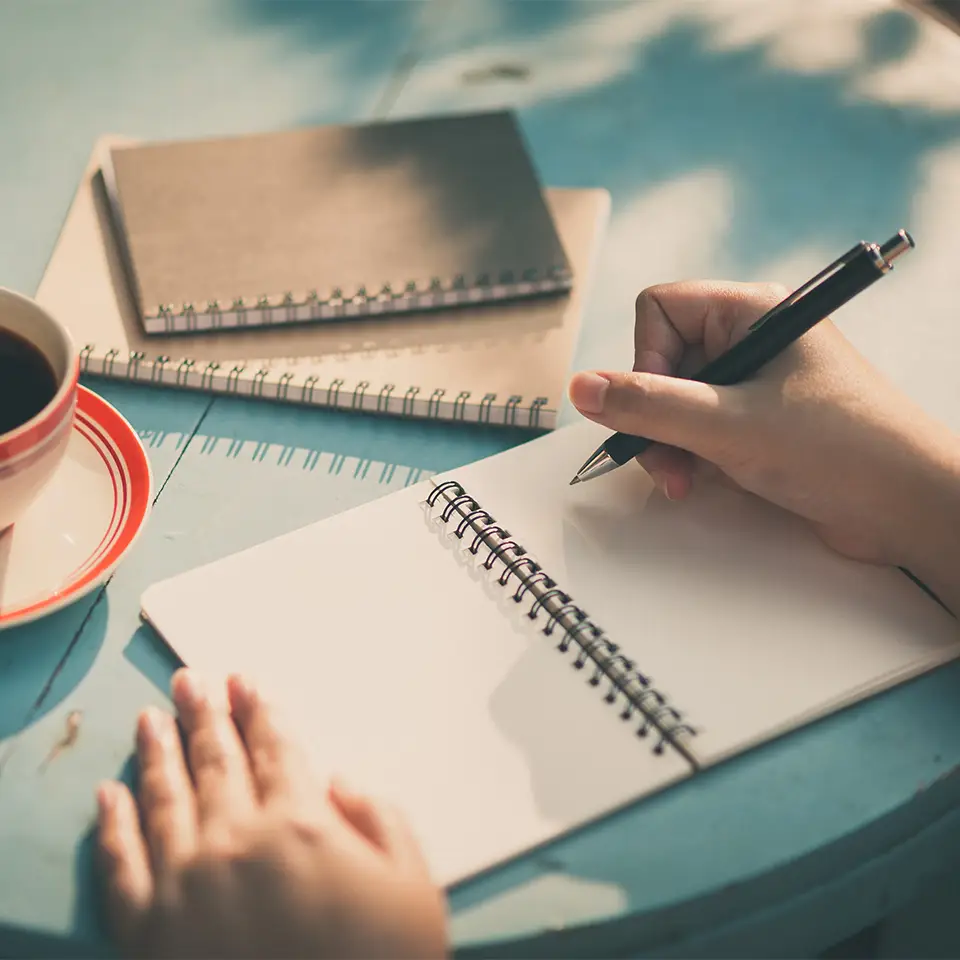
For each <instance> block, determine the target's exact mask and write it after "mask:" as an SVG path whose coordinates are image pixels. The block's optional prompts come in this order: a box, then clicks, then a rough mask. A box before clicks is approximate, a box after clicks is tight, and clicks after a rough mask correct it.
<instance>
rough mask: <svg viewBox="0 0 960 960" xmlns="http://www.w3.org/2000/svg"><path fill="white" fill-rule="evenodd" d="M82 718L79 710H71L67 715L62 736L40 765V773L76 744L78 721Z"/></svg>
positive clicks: (78, 732) (78, 734) (78, 728)
mask: <svg viewBox="0 0 960 960" xmlns="http://www.w3.org/2000/svg"><path fill="white" fill-rule="evenodd" d="M82 718H83V713H82V711H80V710H71V711H70V712H69V713H68V714H67V719H66V723H65V725H64V726H65V729H64V733H63V736H62V737H61V738H60V739H59V740H58V741H57V742H56V743H55V744H54V745H53V749H52V750H51V751H50V752H49V753H48V754H47V756H46V757H45V758H44V761H43V763H41V764H40V771H41V772H43V771H44V770H45V769H46V768H47V767H48V766H50V764H51V763H53V761H54V760H56V759H57V757H58V756H60V754H61V753H63V751H64V750H69V749H70V747H72V746H73V745H74V744H75V743H76V742H77V738H78V737H79V736H80V721H81V719H82Z"/></svg>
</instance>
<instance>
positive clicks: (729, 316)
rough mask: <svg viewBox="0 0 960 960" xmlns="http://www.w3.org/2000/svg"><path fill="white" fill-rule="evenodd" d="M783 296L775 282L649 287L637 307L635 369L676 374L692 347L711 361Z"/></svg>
mask: <svg viewBox="0 0 960 960" xmlns="http://www.w3.org/2000/svg"><path fill="white" fill-rule="evenodd" d="M786 295H787V290H786V288H785V287H782V286H780V285H779V284H774V283H734V282H730V281H717V280H685V281H681V282H679V283H667V284H660V285H658V286H653V287H647V289H645V290H643V291H642V292H641V293H640V295H639V296H638V297H637V302H636V324H635V327H634V370H637V371H644V372H648V373H658V374H676V373H677V372H678V371H680V370H681V367H682V361H683V358H684V356H685V354H686V353H687V351H688V348H689V347H691V346H693V345H702V346H703V350H704V353H705V355H706V358H707V359H708V360H712V359H713V358H714V357H717V356H719V355H720V354H721V353H724V352H725V351H726V350H728V349H729V347H730V346H731V345H732V344H733V343H736V342H737V341H738V340H739V339H741V338H742V337H743V336H745V335H746V333H747V330H748V328H749V326H750V324H752V323H753V322H754V321H755V320H756V319H758V318H759V317H760V316H762V315H763V314H764V313H766V312H767V311H768V310H769V309H770V308H771V307H773V306H775V305H776V304H777V303H779V302H780V301H781V300H783V298H784V297H785V296H786ZM687 372H689V371H687Z"/></svg>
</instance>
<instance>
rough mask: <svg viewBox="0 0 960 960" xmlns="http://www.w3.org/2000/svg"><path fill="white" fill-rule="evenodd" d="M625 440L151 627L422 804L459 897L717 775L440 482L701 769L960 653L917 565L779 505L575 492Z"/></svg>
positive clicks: (346, 529) (250, 555)
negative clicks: (489, 543)
mask: <svg viewBox="0 0 960 960" xmlns="http://www.w3.org/2000/svg"><path fill="white" fill-rule="evenodd" d="M604 436H605V432H604V431H603V430H600V429H598V428H596V427H595V426H594V425H592V424H586V425H578V426H575V427H570V428H564V429H561V430H559V431H557V432H556V433H554V434H552V435H550V436H547V437H543V438H541V439H538V440H534V441H531V442H529V443H527V444H524V445H523V446H521V447H518V448H516V449H513V450H510V451H507V452H505V453H501V454H498V455H497V456H495V457H491V458H489V459H487V460H484V461H480V462H479V463H476V464H473V465H471V466H468V467H464V468H461V469H458V470H455V471H452V472H451V473H450V474H446V475H442V476H440V477H437V478H434V481H433V483H427V484H420V485H417V486H415V487H410V488H408V489H407V490H404V491H402V492H400V493H397V494H394V495H391V496H387V497H384V498H382V499H380V500H377V501H374V502H373V503H370V504H367V505H365V506H363V507H359V508H357V509H356V510H353V511H351V512H349V513H345V514H341V515H339V516H337V517H334V518H332V519H330V520H325V521H323V522H321V523H319V524H316V525H315V526H312V527H308V528H306V529H304V530H301V531H299V532H297V533H294V534H291V535H289V536H286V537H283V538H280V539H278V540H274V541H272V542H271V543H268V544H266V545H264V546H261V547H257V548H254V549H252V550H249V551H247V552H245V553H242V554H238V555H236V556H234V557H231V558H229V559H227V560H225V561H221V562H219V563H215V564H212V565H210V566H207V567H205V568H200V569H198V570H195V571H193V572H190V573H188V574H185V575H183V576H180V577H177V578H175V579H173V580H170V581H167V582H165V583H161V584H158V585H156V586H154V587H152V588H151V589H150V590H149V591H148V592H147V593H146V595H145V596H144V599H143V609H144V614H145V616H146V617H147V618H148V619H149V620H150V621H151V622H152V623H153V624H154V625H155V627H156V628H157V629H158V631H159V632H160V633H161V635H162V636H163V637H164V638H165V639H166V640H167V642H168V643H169V644H170V645H171V646H172V647H173V648H174V649H175V650H176V651H177V653H178V654H179V655H180V656H181V657H182V658H183V660H184V661H185V662H186V663H188V664H190V665H192V666H194V667H196V668H198V669H199V670H201V671H203V672H204V673H207V674H210V675H212V676H214V677H217V676H221V675H222V674H223V673H225V672H227V671H233V670H237V671H241V672H246V673H248V674H249V675H250V676H251V677H253V678H254V679H256V680H257V681H258V682H259V683H261V684H263V685H264V686H265V688H266V689H267V690H268V691H270V692H273V693H274V694H275V695H276V696H277V697H278V699H280V700H281V702H282V703H283V705H284V707H285V708H286V711H287V713H288V714H289V715H290V716H291V719H292V721H293V723H294V724H295V725H296V727H297V729H298V731H299V732H300V734H301V735H302V736H304V737H306V738H307V740H308V742H309V745H310V749H311V753H312V756H313V758H314V760H315V761H316V762H317V764H318V765H319V767H320V768H321V770H323V771H325V772H333V771H339V772H342V773H343V774H344V775H345V776H348V777H350V778H352V779H355V780H357V781H358V782H360V783H363V784H365V785H367V786H368V787H369V788H370V789H372V790H374V791H376V792H379V793H383V794H385V795H387V796H389V797H390V798H392V799H393V800H395V801H396V802H397V803H399V804H400V805H401V806H402V807H403V808H404V809H405V810H407V812H408V813H409V814H410V816H411V818H412V820H413V822H414V825H415V828H416V829H417V831H418V833H419V834H420V836H421V837H422V839H423V841H424V844H425V846H426V849H427V853H428V856H429V858H430V861H431V863H432V865H433V868H434V870H435V871H436V875H437V878H438V879H439V880H441V881H442V882H445V883H450V882H453V881H456V880H458V879H461V878H463V877H465V876H467V875H469V874H471V873H473V872H476V871H477V870H480V869H483V868H484V867H487V866H491V865H493V864H494V863H496V862H498V861H501V860H503V859H505V858H507V857H509V856H511V855H513V854H517V853H519V852H521V851H522V850H525V849H527V848H529V847H531V846H533V845H535V844H537V843H540V842H542V841H545V840H548V839H550V838H552V837H554V836H556V835H557V834H559V833H562V832H564V831H566V830H568V829H570V828H572V827H574V826H576V825H578V824H580V823H583V822H585V821H587V820H590V819H592V818H594V817H597V816H599V815H601V814H603V813H605V812H607V811H609V810H612V809H613V808H616V807H618V806H621V805H623V804H625V803H627V802H629V801H631V800H633V799H637V798H639V797H642V796H644V795H647V794H649V793H651V792H652V791H654V790H657V789H660V788H663V787H665V786H667V785H668V784H670V783H673V782H675V781H676V780H678V779H680V778H681V777H683V776H685V775H686V774H688V773H691V772H692V771H693V770H694V769H695V767H694V765H693V764H690V763H689V762H688V761H687V760H686V759H684V757H683V755H682V754H681V752H680V751H678V750H674V749H673V748H668V750H667V752H666V753H664V754H662V755H659V756H655V755H654V754H653V753H652V747H653V745H654V742H655V737H652V736H648V737H647V738H646V739H641V738H639V737H638V736H637V730H638V725H637V722H636V717H635V716H634V718H633V719H632V720H631V721H630V722H625V721H623V720H621V719H620V704H619V703H618V704H615V705H612V704H609V703H607V702H605V700H604V692H605V687H604V686H601V687H599V688H598V687H592V686H590V684H589V683H588V682H587V679H588V676H589V674H590V671H589V670H581V671H579V672H578V671H576V670H574V669H572V668H571V664H572V661H573V656H572V655H571V654H570V653H567V654H561V653H560V652H559V651H558V650H557V640H558V636H557V634H554V635H553V636H552V637H550V638H547V637H544V636H543V635H542V633H540V632H539V629H538V628H539V627H542V626H543V618H542V617H541V618H540V620H538V622H537V623H532V622H531V621H530V620H529V619H528V618H525V617H524V611H525V610H528V609H529V608H530V601H529V597H528V598H527V601H526V602H525V603H521V604H517V603H514V602H513V600H512V599H511V596H512V593H513V589H514V584H513V583H511V585H510V587H509V588H507V587H503V586H501V585H499V583H498V582H497V581H496V580H495V579H491V577H490V576H489V575H485V574H484V573H483V571H482V570H477V569H476V561H474V560H472V559H471V557H470V555H469V553H467V552H466V551H465V550H464V547H465V545H466V544H467V543H468V542H469V537H468V538H466V539H465V540H464V541H460V540H457V539H456V537H455V536H452V535H451V530H452V529H453V527H454V526H455V524H448V525H446V526H442V525H440V524H438V523H437V522H436V521H435V520H433V519H430V516H429V515H428V514H427V513H426V512H425V508H424V507H423V506H422V501H423V499H424V498H425V497H426V496H427V494H428V493H429V492H430V490H431V489H432V488H433V484H434V483H441V482H442V481H444V480H446V479H455V480H457V481H458V482H459V483H460V484H461V485H462V486H463V488H464V489H465V490H466V492H467V493H469V494H470V495H471V496H472V497H473V498H474V499H475V500H476V502H477V503H478V504H479V505H480V506H481V507H482V508H483V509H485V510H486V511H487V512H488V513H489V514H490V515H491V516H492V518H493V519H494V520H495V521H496V522H497V523H498V524H499V525H501V526H503V527H505V528H507V529H508V530H509V532H510V534H511V535H512V537H513V538H514V539H516V540H517V541H519V542H520V545H521V546H522V547H524V548H525V549H526V550H527V551H529V553H530V554H532V555H534V556H535V557H536V558H537V560H538V561H539V562H540V564H541V565H542V567H543V569H544V571H546V572H547V573H549V574H550V576H551V577H552V578H553V579H554V580H556V581H557V582H558V584H559V585H560V586H561V587H562V588H563V589H564V590H565V591H566V592H567V593H569V594H570V595H571V596H572V598H573V600H574V601H575V602H576V603H577V604H578V605H579V606H580V607H582V608H583V609H584V610H585V611H586V613H587V614H588V615H589V616H590V617H591V618H592V620H593V621H594V622H595V623H596V624H598V625H599V626H600V627H602V628H603V630H604V631H605V632H606V633H607V635H608V636H609V637H610V639H612V640H613V641H615V642H616V643H617V644H619V645H620V647H621V648H622V652H623V653H625V654H627V655H628V656H629V657H631V658H632V659H633V660H634V661H636V662H637V666H638V667H639V669H640V670H642V671H643V672H644V673H646V674H649V675H650V676H652V678H653V682H654V686H655V687H656V689H657V690H658V691H660V692H661V694H662V695H663V696H664V697H665V698H666V699H667V702H668V704H669V705H671V706H673V707H674V708H675V709H677V710H678V712H679V713H680V714H681V716H682V718H683V720H684V721H686V722H688V723H690V724H691V725H692V726H693V727H694V728H695V730H696V733H695V734H694V735H693V736H691V737H689V738H687V739H686V740H685V741H684V742H683V744H682V745H683V747H684V748H685V749H687V750H688V751H689V752H690V755H691V756H692V758H693V759H694V761H695V762H696V764H699V765H707V764H711V763H714V762H717V761H718V760H720V759H722V758H724V757H726V756H729V755H731V754H734V753H737V752H739V751H741V750H743V749H746V748H747V747H749V746H750V745H752V744H755V743H759V742H761V741H763V740H767V739H769V738H771V737H773V736H776V735H777V734H779V733H782V732H785V731H787V730H789V729H791V728H794V727H797V726H800V725H802V724H803V723H806V722H808V721H810V720H812V719H814V718H816V717H818V716H822V715H824V714H826V713H828V712H830V711H831V710H834V709H837V708H839V707H841V706H843V705H845V704H848V703H852V702H854V701H855V700H858V699H860V698H862V697H864V696H866V695H868V694H870V693H873V692H876V691H879V690H880V689H883V688H884V687H887V686H890V685H892V684H893V683H895V682H897V681H899V680H903V679H905V678H907V677H910V676H913V675H915V674H917V673H919V672H921V671H922V670H925V669H929V668H930V667H932V666H934V665H936V664H939V663H942V662H944V661H945V660H947V659H949V658H951V657H953V656H955V655H956V654H957V652H958V642H957V640H958V637H957V625H956V622H955V621H954V620H953V618H952V617H950V616H949V615H948V614H946V613H945V612H944V611H943V610H942V609H941V608H940V607H939V606H938V605H937V604H936V603H934V602H933V601H932V600H931V599H929V598H928V597H927V596H926V595H925V594H924V593H923V592H922V591H921V590H920V589H919V588H918V587H916V586H915V585H914V584H913V583H912V582H911V581H909V580H908V579H907V578H906V577H905V576H903V574H901V573H899V572H898V571H896V570H888V569H879V568H874V567H869V566H866V565H862V564H858V563H854V562H852V561H847V560H845V559H843V558H841V557H838V556H836V555H834V554H832V553H831V552H830V551H828V550H827V549H826V548H825V547H823V545H822V544H821V543H820V542H819V541H818V540H817V539H816V537H814V536H813V535H812V534H811V533H810V531H809V530H808V529H807V528H806V527H805V526H804V525H803V524H801V523H800V522H798V521H795V520H794V519H793V518H791V517H790V516H788V515H787V514H785V513H784V512H782V511H780V510H777V509H775V508H772V507H768V506H766V505H764V504H762V503H760V502H759V501H758V500H756V498H753V497H750V496H747V495H744V494H739V493H736V492H734V491H731V490H728V489H726V488H722V487H719V486H715V485H712V484H709V483H703V484H700V485H698V487H697V488H696V490H695V492H694V494H693V495H692V496H691V498H690V499H689V500H687V501H684V502H679V503H670V502H669V501H666V500H665V499H663V498H662V497H661V496H660V495H658V494H656V493H654V492H652V489H651V484H650V481H649V479H648V478H647V477H646V475H645V474H644V473H643V471H642V470H640V469H639V468H638V467H636V466H627V467H624V468H623V469H621V470H618V471H616V472H614V473H613V474H611V475H609V476H607V477H604V478H601V479H598V480H595V481H592V482H590V483H586V484H580V485H578V486H575V487H570V486H568V480H569V477H570V476H571V475H572V473H573V472H574V470H575V469H576V468H577V467H578V466H579V464H580V463H581V462H582V461H583V459H584V457H585V456H586V455H587V454H588V453H590V452H591V451H592V450H593V449H594V448H595V447H596V445H597V444H598V442H600V441H601V440H602V439H603V437H604ZM481 555H482V551H481ZM560 635H561V636H562V631H561V632H560Z"/></svg>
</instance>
